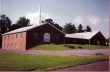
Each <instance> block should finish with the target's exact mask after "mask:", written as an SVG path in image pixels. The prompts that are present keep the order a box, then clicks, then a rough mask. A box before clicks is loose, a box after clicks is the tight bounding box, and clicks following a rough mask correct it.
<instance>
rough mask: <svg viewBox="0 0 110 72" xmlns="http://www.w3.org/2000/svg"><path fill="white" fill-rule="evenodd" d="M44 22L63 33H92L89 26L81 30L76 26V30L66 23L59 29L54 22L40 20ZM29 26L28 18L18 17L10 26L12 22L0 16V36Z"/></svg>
mask: <svg viewBox="0 0 110 72" xmlns="http://www.w3.org/2000/svg"><path fill="white" fill-rule="evenodd" d="M45 22H48V23H50V24H52V25H53V26H55V27H56V28H58V29H60V30H61V31H63V32H65V33H80V32H85V31H86V32H90V31H92V30H91V27H90V26H87V27H86V29H83V26H82V25H81V24H80V25H79V26H78V28H76V26H75V25H74V24H72V23H66V25H65V26H64V27H61V26H60V25H59V24H58V23H56V22H54V21H53V20H52V19H45V20H42V23H45ZM30 25H32V24H30V20H29V19H28V18H25V17H20V18H19V20H18V21H17V22H16V23H15V24H12V21H11V20H10V18H9V17H7V16H6V15H0V34H3V33H5V32H8V31H12V30H15V29H18V28H21V27H26V26H30Z"/></svg>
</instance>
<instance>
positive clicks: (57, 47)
mask: <svg viewBox="0 0 110 72" xmlns="http://www.w3.org/2000/svg"><path fill="white" fill-rule="evenodd" d="M31 49H33V50H69V49H70V48H65V47H64V46H63V45H54V44H42V45H39V46H35V47H33V48H31Z"/></svg>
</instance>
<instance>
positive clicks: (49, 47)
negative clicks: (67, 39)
mask: <svg viewBox="0 0 110 72" xmlns="http://www.w3.org/2000/svg"><path fill="white" fill-rule="evenodd" d="M64 45H66V47H65V46H64ZM69 47H70V48H69ZM79 47H82V49H107V48H108V46H98V45H79V44H61V45H60V44H59V45H52V44H42V45H39V46H35V47H33V48H31V49H32V50H71V49H80V48H79Z"/></svg>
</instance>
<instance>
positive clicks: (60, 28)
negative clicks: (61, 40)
mask: <svg viewBox="0 0 110 72" xmlns="http://www.w3.org/2000/svg"><path fill="white" fill-rule="evenodd" d="M54 26H55V27H56V28H58V29H59V30H61V31H62V29H63V28H62V27H61V26H59V24H57V23H55V24H54Z"/></svg>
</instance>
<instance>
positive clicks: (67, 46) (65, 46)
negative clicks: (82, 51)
mask: <svg viewBox="0 0 110 72" xmlns="http://www.w3.org/2000/svg"><path fill="white" fill-rule="evenodd" d="M64 46H65V47H68V48H72V49H73V48H75V47H74V46H70V45H64Z"/></svg>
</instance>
